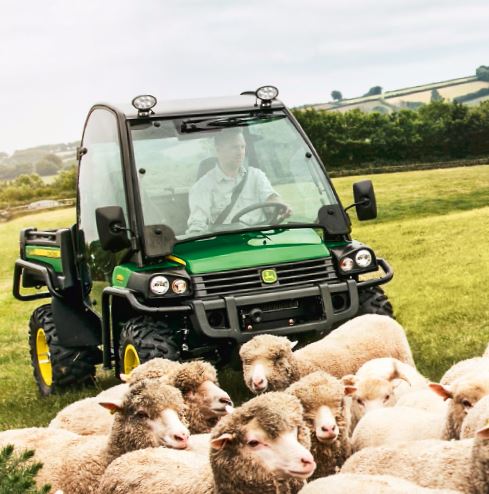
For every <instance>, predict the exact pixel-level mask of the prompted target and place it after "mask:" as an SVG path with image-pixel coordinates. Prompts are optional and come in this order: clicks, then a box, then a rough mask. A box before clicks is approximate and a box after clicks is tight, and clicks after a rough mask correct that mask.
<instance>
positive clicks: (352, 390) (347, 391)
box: [345, 386, 357, 396]
mask: <svg viewBox="0 0 489 494" xmlns="http://www.w3.org/2000/svg"><path fill="white" fill-rule="evenodd" d="M356 390H357V388H356V387H355V386H345V395H346V396H350V395H352V394H353V393H355V391H356Z"/></svg>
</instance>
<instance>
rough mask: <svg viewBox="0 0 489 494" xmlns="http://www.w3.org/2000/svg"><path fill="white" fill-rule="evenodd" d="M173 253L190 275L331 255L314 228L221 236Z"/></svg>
mask: <svg viewBox="0 0 489 494" xmlns="http://www.w3.org/2000/svg"><path fill="white" fill-rule="evenodd" d="M173 254H174V255H175V256H177V257H179V258H181V259H182V260H184V261H185V262H186V264H187V266H186V269H187V271H188V272H189V273H190V274H203V273H212V272H217V271H227V270H231V269H240V268H248V267H252V266H263V265H273V264H278V263H283V262H294V261H302V260H305V259H317V258H321V257H328V256H329V255H330V253H329V250H328V248H327V247H326V245H325V244H324V243H323V241H322V239H321V237H320V236H319V234H318V233H317V232H316V231H315V230H314V229H312V228H299V229H290V230H287V229H280V230H279V229H277V230H271V231H265V232H246V233H233V234H229V235H220V236H217V237H212V238H208V239H203V240H193V241H189V242H182V243H179V244H177V245H175V247H174V249H173Z"/></svg>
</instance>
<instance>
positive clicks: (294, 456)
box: [210, 392, 316, 494]
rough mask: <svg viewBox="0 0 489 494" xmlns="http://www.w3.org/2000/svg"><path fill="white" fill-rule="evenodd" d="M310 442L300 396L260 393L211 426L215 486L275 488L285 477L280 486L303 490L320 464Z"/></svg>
mask: <svg viewBox="0 0 489 494" xmlns="http://www.w3.org/2000/svg"><path fill="white" fill-rule="evenodd" d="M310 445H311V441H310V434H309V430H308V429H307V427H306V424H305V422H304V419H303V408H302V406H301V404H300V401H299V400H298V399H297V398H296V397H295V396H292V395H290V394H288V393H280V392H270V393H265V394H263V395H260V396H257V397H255V398H253V399H252V400H250V401H248V402H246V403H245V404H243V405H241V406H240V407H239V408H237V409H236V410H235V411H234V412H233V413H232V414H230V415H227V416H225V417H223V418H222V419H221V420H220V421H219V422H218V424H217V425H216V426H215V427H214V429H213V430H212V432H211V452H210V463H211V467H212V471H213V474H214V480H215V485H216V492H226V493H232V492H243V493H244V492H263V493H265V492H266V493H267V494H268V493H272V492H273V493H275V492H277V484H276V482H279V483H281V488H282V489H283V490H282V491H280V492H298V491H299V489H300V488H301V487H302V486H303V482H304V480H303V479H305V478H307V477H309V476H310V475H311V474H312V473H313V471H314V469H315V468H316V464H315V462H314V459H313V457H312V455H311V453H310V452H309V450H308V448H309V447H310ZM282 483H283V484H282ZM265 486H267V488H266V489H265Z"/></svg>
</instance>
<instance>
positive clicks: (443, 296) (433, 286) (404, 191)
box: [0, 165, 489, 430]
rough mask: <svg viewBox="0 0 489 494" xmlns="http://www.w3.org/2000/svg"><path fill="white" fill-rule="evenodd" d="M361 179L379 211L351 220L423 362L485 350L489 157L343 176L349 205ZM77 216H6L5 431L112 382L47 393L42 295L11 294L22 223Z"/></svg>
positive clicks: (1, 230) (2, 276)
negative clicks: (40, 378) (34, 352)
mask: <svg viewBox="0 0 489 494" xmlns="http://www.w3.org/2000/svg"><path fill="white" fill-rule="evenodd" d="M362 178H371V179H372V180H373V182H374V186H375V189H376V193H377V202H378V209H379V218H378V219H377V220H374V221H370V222H366V223H358V222H357V221H356V220H354V219H353V227H354V230H353V236H354V238H357V239H359V240H361V241H363V242H365V243H366V244H368V245H370V246H371V247H373V248H374V249H375V251H376V252H377V254H378V255H379V256H381V257H385V258H386V259H388V261H389V262H390V263H391V264H392V266H393V267H394V270H395V276H394V280H393V281H392V282H391V283H389V284H388V285H387V286H386V291H387V293H388V295H389V297H390V298H391V300H392V302H393V305H394V308H395V314H396V317H397V319H398V320H399V322H400V323H401V324H402V325H403V326H404V327H405V328H406V331H407V334H408V339H409V341H410V343H411V347H412V349H413V352H414V356H415V360H416V363H417V365H418V368H419V369H420V371H421V372H423V373H424V374H426V375H427V376H429V377H430V378H431V379H433V380H436V379H438V378H439V377H440V376H441V375H442V373H443V372H444V371H445V370H446V369H447V368H448V367H449V366H450V365H451V364H452V363H453V362H455V361H458V360H461V359H463V358H467V357H471V356H474V355H480V354H481V353H482V352H483V350H484V348H485V346H486V344H487V342H489V296H488V294H487V279H488V278H489V249H488V243H489V233H488V232H489V166H487V165H484V166H474V167H468V168H451V169H443V170H429V171H416V172H405V173H397V174H385V175H374V176H370V177H343V178H338V179H335V180H334V183H335V186H336V187H337V190H338V192H339V194H340V196H341V199H342V201H343V204H344V205H345V206H346V205H348V204H350V203H351V202H352V193H351V184H352V183H353V182H354V181H356V180H360V179H362ZM351 216H352V218H353V216H354V214H351ZM73 221H74V210H73V209H66V210H58V211H52V212H49V213H38V214H36V215H32V216H24V217H22V218H18V219H16V220H13V221H11V222H9V223H1V224H0V239H1V242H0V256H1V258H2V259H3V263H2V264H1V266H0V386H1V387H0V390H1V391H0V430H2V429H6V428H13V427H26V426H35V425H46V424H47V423H48V422H49V420H50V419H51V418H52V417H53V416H54V415H55V414H56V413H57V411H58V410H59V409H61V408H62V407H64V406H65V405H66V404H68V403H70V402H72V401H74V400H77V399H80V398H82V397H84V396H89V395H93V394H96V392H97V389H102V388H106V387H108V386H110V385H111V384H112V383H114V379H113V377H111V375H110V374H109V373H105V372H103V371H99V373H98V377H99V379H98V382H97V384H96V388H95V389H94V388H88V389H84V390H77V391H73V392H69V393H66V394H64V395H61V396H56V397H49V398H43V399H41V398H39V397H38V395H37V390H36V388H35V384H34V380H33V378H32V372H31V367H30V359H29V352H28V346H27V323H28V320H29V316H30V313H31V312H32V310H33V309H34V308H35V307H36V305H40V303H38V304H36V302H30V303H26V302H19V301H17V300H15V299H14V298H13V297H12V295H11V287H12V269H13V264H14V261H15V259H16V258H17V256H18V237H19V230H20V229H21V228H22V227H25V226H37V227H39V228H49V227H57V226H68V225H70V224H71V223H72V222H73ZM41 303H42V302H41ZM237 382H238V380H237V378H236V375H234V376H232V377H230V376H228V375H226V376H224V378H223V379H222V384H223V387H225V388H227V390H228V391H229V392H230V394H231V396H233V395H234V396H235V397H236V392H237V391H238V390H236V389H234V390H233V385H232V383H237ZM235 385H236V384H234V386H235ZM233 391H234V392H233Z"/></svg>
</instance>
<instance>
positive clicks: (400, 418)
mask: <svg viewBox="0 0 489 494" xmlns="http://www.w3.org/2000/svg"><path fill="white" fill-rule="evenodd" d="M429 386H430V388H431V389H432V390H433V391H435V392H436V393H438V394H439V395H440V396H442V397H443V398H444V399H450V400H449V402H448V406H447V409H446V412H445V414H444V415H443V414H442V413H440V412H430V411H426V410H420V409H415V408H410V407H401V406H395V407H392V408H389V409H387V408H384V409H378V410H374V411H372V412H370V413H369V414H367V415H365V416H364V417H363V418H362V419H361V420H360V421H359V422H358V425H357V427H356V428H355V430H354V431H353V435H352V448H353V451H358V450H359V449H362V448H366V447H368V446H380V445H383V444H392V443H394V442H399V441H408V440H419V439H446V440H448V439H459V438H460V429H461V427H462V422H463V420H464V418H465V416H466V414H467V412H468V410H470V408H471V407H472V406H473V405H474V404H475V403H477V401H478V400H480V399H481V398H482V397H483V396H485V395H487V394H489V373H486V374H484V373H483V374H468V375H466V376H465V377H462V378H460V379H458V380H457V381H455V382H454V383H453V385H451V386H449V385H445V386H444V385H442V384H438V383H430V385H429ZM400 424H402V427H399V425H400Z"/></svg>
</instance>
